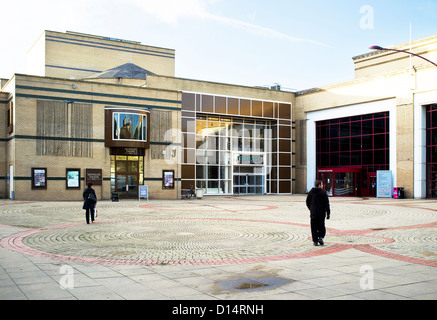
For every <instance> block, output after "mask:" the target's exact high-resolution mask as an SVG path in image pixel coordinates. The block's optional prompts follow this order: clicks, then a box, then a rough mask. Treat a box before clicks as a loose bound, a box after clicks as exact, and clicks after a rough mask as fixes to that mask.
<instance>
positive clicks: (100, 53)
mask: <svg viewBox="0 0 437 320" xmlns="http://www.w3.org/2000/svg"><path fill="white" fill-rule="evenodd" d="M391 48H394V49H401V50H412V51H413V52H414V53H417V54H419V55H422V56H424V57H426V58H428V59H430V60H433V61H437V36H433V37H429V38H425V39H421V40H418V41H415V42H413V43H412V44H410V43H408V44H404V45H400V46H396V47H391ZM353 59H354V64H355V79H353V80H351V81H348V82H344V83H340V84H334V85H330V86H326V87H321V88H313V89H309V90H304V91H300V92H294V93H293V92H286V91H280V90H278V88H277V87H276V88H258V87H247V86H238V85H232V84H223V83H214V82H208V81H199V80H193V79H183V78H176V77H175V50H172V49H165V48H157V47H151V46H145V45H142V44H140V43H138V42H135V41H126V40H120V39H113V38H108V37H100V36H94V35H87V34H80V33H74V32H66V33H60V32H53V31H45V32H44V33H43V34H42V35H41V37H40V38H39V39H38V40H37V41H36V43H35V44H34V46H33V47H32V48H31V50H30V51H29V58H28V62H29V66H28V67H29V68H28V69H29V74H26V75H24V74H15V75H13V76H12V77H11V78H10V79H2V80H1V91H0V198H11V199H17V200H73V199H75V200H80V199H81V196H82V191H83V189H84V187H85V184H86V183H87V182H92V183H93V184H94V188H95V189H96V191H97V195H98V198H100V199H110V198H111V196H112V195H113V193H114V192H117V194H118V196H119V197H120V198H122V199H138V197H139V189H140V186H143V185H146V186H148V195H149V198H151V199H179V198H181V196H182V194H183V193H184V190H188V189H191V188H192V189H197V190H202V192H203V194H204V195H248V194H249V195H256V194H292V193H305V192H307V191H308V190H309V189H311V187H312V185H313V183H314V180H315V179H322V180H323V181H324V182H325V188H326V190H327V191H328V193H329V194H330V195H331V196H357V197H358V196H359V197H374V196H378V194H377V192H378V190H377V188H376V186H377V184H378V178H377V176H378V175H377V173H378V172H381V171H384V172H390V173H391V181H390V183H391V186H392V187H403V188H404V190H405V196H406V197H409V198H413V197H415V198H437V138H436V137H437V85H436V83H437V82H436V79H437V68H435V67H434V66H433V65H432V64H429V63H428V62H426V61H424V60H421V59H419V58H417V57H414V58H412V59H410V56H409V55H407V54H402V53H393V52H389V51H381V52H372V53H368V54H364V55H361V56H358V57H355V58H353Z"/></svg>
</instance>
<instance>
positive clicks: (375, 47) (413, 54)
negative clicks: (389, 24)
mask: <svg viewBox="0 0 437 320" xmlns="http://www.w3.org/2000/svg"><path fill="white" fill-rule="evenodd" d="M369 49H372V50H380V51H395V52H403V53H407V54H410V55H412V56H416V57H419V58H421V59H423V60H425V61H428V62H429V63H432V64H433V65H434V66H436V67H437V64H436V63H434V62H432V61H431V60H428V59H427V58H425V57H422V56H420V55H418V54H415V53H412V52H409V51H405V50H397V49H388V48H383V47H380V46H372V47H370V48H369Z"/></svg>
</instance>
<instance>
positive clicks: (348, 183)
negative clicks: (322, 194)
mask: <svg viewBox="0 0 437 320" xmlns="http://www.w3.org/2000/svg"><path fill="white" fill-rule="evenodd" d="M317 177H318V178H317V179H318V180H321V181H322V182H323V187H324V190H325V191H326V192H327V193H328V195H329V196H334V197H341V196H352V197H358V196H361V190H360V188H359V186H360V184H361V182H360V181H361V168H359V167H345V168H332V169H319V170H318V173H317Z"/></svg>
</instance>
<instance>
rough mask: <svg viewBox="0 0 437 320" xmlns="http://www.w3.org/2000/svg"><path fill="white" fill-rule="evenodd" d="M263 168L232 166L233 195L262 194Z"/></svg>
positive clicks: (263, 189) (263, 186) (263, 184)
mask: <svg viewBox="0 0 437 320" xmlns="http://www.w3.org/2000/svg"><path fill="white" fill-rule="evenodd" d="M264 180H265V175H264V167H245V166H234V184H233V185H234V194H264V193H265V182H264Z"/></svg>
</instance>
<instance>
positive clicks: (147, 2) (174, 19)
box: [131, 0, 327, 47]
mask: <svg viewBox="0 0 437 320" xmlns="http://www.w3.org/2000/svg"><path fill="white" fill-rule="evenodd" d="M131 1H132V2H133V3H134V4H136V5H138V6H139V7H140V8H141V9H142V10H143V11H144V12H146V13H147V14H150V15H153V16H155V17H156V18H158V19H159V20H161V21H163V22H165V23H168V24H173V25H177V24H178V21H179V20H180V19H182V18H197V19H203V20H210V21H215V22H218V23H221V24H224V25H227V26H231V27H235V28H239V29H244V30H246V31H248V32H250V33H253V34H256V35H258V36H263V37H275V38H278V39H283V40H286V41H291V42H306V43H311V44H315V45H319V46H325V47H326V46H327V45H326V44H324V43H321V42H318V41H315V40H312V39H305V38H299V37H294V36H291V35H289V34H286V33H283V32H280V31H276V30H273V29H270V28H266V27H262V26H259V25H255V24H252V23H248V22H244V21H241V20H237V19H232V18H227V17H223V16H219V15H215V14H211V13H209V12H208V11H207V8H206V7H207V4H211V3H213V2H216V0H184V1H180V0H160V1H156V0H131Z"/></svg>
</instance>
